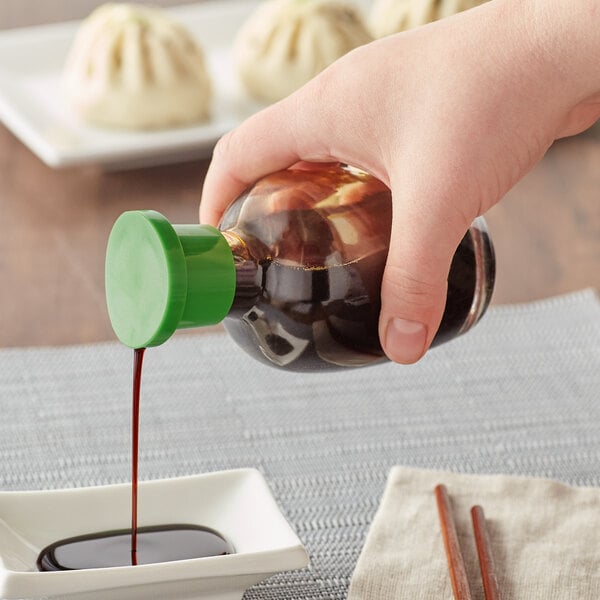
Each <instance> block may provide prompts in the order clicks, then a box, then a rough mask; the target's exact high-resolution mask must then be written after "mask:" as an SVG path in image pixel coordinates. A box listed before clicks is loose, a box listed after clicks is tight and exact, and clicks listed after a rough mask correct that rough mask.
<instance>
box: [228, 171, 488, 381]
mask: <svg viewBox="0 0 600 600" xmlns="http://www.w3.org/2000/svg"><path fill="white" fill-rule="evenodd" d="M391 221H392V204H391V196H390V191H389V189H388V188H387V187H386V186H385V185H384V184H383V183H381V182H380V181H378V180H377V179H375V178H373V177H371V176H369V175H367V174H364V173H362V174H361V173H360V172H358V173H357V172H355V171H353V170H351V169H350V170H345V169H341V168H340V167H338V166H318V165H317V166H313V167H311V172H310V176H307V174H306V171H305V170H293V169H292V170H287V171H282V172H279V173H275V174H273V175H271V176H268V177H266V178H264V179H263V180H261V181H259V182H258V183H257V184H256V185H255V186H254V187H252V188H251V189H250V190H248V191H247V192H246V194H245V195H243V196H242V197H241V198H240V199H239V200H238V201H236V202H235V203H234V204H233V205H232V206H231V207H230V208H229V209H228V211H227V212H226V213H225V215H224V217H223V221H222V224H221V229H222V231H223V234H224V235H225V237H226V238H227V239H228V241H229V243H230V246H232V248H233V249H234V255H235V256H236V273H237V282H236V295H235V299H234V303H233V307H232V310H231V311H230V314H229V315H228V317H227V318H226V319H225V321H224V324H225V327H226V329H227V331H228V333H229V334H230V335H231V337H232V338H233V339H234V340H235V341H236V342H237V343H238V344H239V345H240V346H241V347H242V348H243V349H244V350H246V352H248V353H249V354H250V355H252V356H253V357H255V358H257V359H259V360H260V361H262V362H265V363H267V364H269V365H271V366H276V367H280V368H284V369H287V370H292V371H317V370H328V369H337V368H339V367H355V366H365V365H370V364H376V363H378V362H381V361H384V360H386V358H385V354H384V352H383V349H382V348H381V345H380V343H379V336H378V321H379V313H380V310H381V300H380V293H381V281H382V277H383V271H384V267H385V262H386V258H387V252H388V245H389V239H390V228H391ZM478 243H479V244H480V245H481V246H484V247H485V252H484V255H485V256H487V257H488V261H489V262H488V263H487V264H486V265H485V266H484V267H481V266H480V267H481V268H483V269H484V270H483V273H481V272H480V276H481V277H482V279H483V282H484V285H485V287H486V289H485V294H486V297H487V298H489V295H490V294H491V287H492V286H493V279H494V272H493V251H492V248H491V244H490V241H489V238H488V236H487V233H486V232H481V238H480V240H478ZM477 269H478V267H477V265H476V248H475V246H474V240H473V237H472V235H471V233H470V232H469V233H467V235H465V237H464V238H463V240H462V241H461V243H460V245H459V247H458V249H457V251H456V253H455V255H454V259H453V261H452V266H451V268H450V273H449V277H448V295H447V302H446V309H445V312H444V315H443V318H442V321H441V325H440V327H439V330H438V332H437V335H436V337H435V339H434V341H433V344H432V345H433V346H435V345H437V344H440V343H442V342H444V341H447V340H449V339H451V338H453V337H456V336H457V335H458V334H459V333H460V332H462V330H463V327H464V325H465V323H466V322H467V320H468V318H470V316H469V315H470V311H471V309H472V306H473V301H474V297H475V294H476V290H477V289H478V285H479V286H481V285H482V283H481V281H479V282H478V280H477V272H478V270H477ZM476 318H478V317H476ZM467 328H468V327H467Z"/></svg>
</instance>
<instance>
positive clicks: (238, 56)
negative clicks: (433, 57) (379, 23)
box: [233, 0, 372, 102]
mask: <svg viewBox="0 0 600 600" xmlns="http://www.w3.org/2000/svg"><path fill="white" fill-rule="evenodd" d="M371 40H372V37H371V36H370V34H369V33H368V31H367V28H366V26H365V24H364V23H363V21H362V18H361V16H360V14H359V13H358V12H357V11H356V10H354V9H353V8H352V7H351V6H349V5H348V4H346V3H345V2H344V0H266V1H265V2H263V3H262V4H261V5H259V7H258V9H257V10H256V11H255V12H254V13H253V14H252V15H251V17H250V18H249V19H248V20H247V21H246V23H244V25H243V26H242V28H241V29H240V31H239V32H238V35H237V38H236V40H235V43H234V50H233V52H234V60H235V63H236V67H237V70H238V73H239V75H240V78H241V80H242V82H243V83H244V85H245V87H246V88H247V90H248V91H249V92H250V94H251V95H252V96H254V97H255V98H257V99H259V100H264V101H267V102H275V101H277V100H280V99H281V98H284V97H285V96H287V95H289V94H291V93H292V92H293V91H295V90H296V89H298V88H299V87H301V86H302V85H303V84H305V83H306V82H307V81H309V80H310V79H312V78H313V77H314V76H315V75H317V74H318V73H320V72H321V71H322V70H323V69H324V68H325V67H327V66H328V65H330V64H331V63H332V62H334V61H335V60H336V59H338V58H340V57H341V56H343V55H344V54H346V53H347V52H349V51H350V50H352V49H354V48H356V47H357V46H360V45H362V44H366V43H368V42H370V41H371Z"/></svg>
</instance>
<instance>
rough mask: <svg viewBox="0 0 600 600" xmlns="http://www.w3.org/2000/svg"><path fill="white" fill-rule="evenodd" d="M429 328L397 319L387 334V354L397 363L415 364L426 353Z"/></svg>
mask: <svg viewBox="0 0 600 600" xmlns="http://www.w3.org/2000/svg"><path fill="white" fill-rule="evenodd" d="M426 342H427V328H426V327H425V325H423V323H417V322H415V321H407V320H406V319H400V318H398V317H395V318H393V319H390V321H389V322H388V325H387V329H386V332H385V352H386V354H387V355H388V356H389V357H390V358H391V359H392V360H393V361H395V362H399V363H404V364H409V363H414V362H416V361H417V360H419V358H421V356H422V355H423V353H424V352H425V343H426Z"/></svg>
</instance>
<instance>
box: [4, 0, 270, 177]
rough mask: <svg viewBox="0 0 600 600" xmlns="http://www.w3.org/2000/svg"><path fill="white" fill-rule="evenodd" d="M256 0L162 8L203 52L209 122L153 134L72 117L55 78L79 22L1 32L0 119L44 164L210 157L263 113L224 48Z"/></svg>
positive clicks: (130, 163) (116, 164) (115, 164)
mask: <svg viewBox="0 0 600 600" xmlns="http://www.w3.org/2000/svg"><path fill="white" fill-rule="evenodd" d="M257 3H258V2H257V0H216V1H209V2H203V3H201V4H192V5H187V6H180V7H176V8H171V9H165V10H168V12H170V13H171V14H172V15H173V16H174V17H175V18H176V19H177V20H178V21H179V22H181V23H183V24H184V25H185V27H186V28H187V29H188V30H189V31H190V33H191V34H192V35H193V36H194V38H195V39H196V40H197V41H198V43H199V44H200V46H201V47H202V49H203V50H204V53H205V56H206V59H207V63H208V68H209V70H210V73H211V76H212V80H213V85H214V91H215V94H214V100H213V110H212V116H211V119H210V121H207V122H205V123H203V124H199V125H194V126H190V127H178V128H171V129H164V130H160V131H124V130H121V131H119V130H109V129H101V128H96V127H93V126H90V125H88V124H85V123H83V122H82V121H81V120H79V119H78V118H77V117H76V115H74V114H72V112H71V111H70V110H69V107H68V106H67V104H66V102H65V100H64V98H63V95H62V91H61V85H60V80H61V75H62V70H63V66H64V63H65V59H66V56H67V53H68V51H69V48H70V45H71V43H72V41H73V38H74V36H75V33H76V31H77V28H78V27H79V22H69V23H59V24H55V25H44V26H41V27H30V28H24V29H15V30H8V31H4V32H0V119H1V120H2V122H3V123H4V124H5V125H6V127H8V128H9V129H10V130H11V131H12V132H13V133H14V134H15V135H16V136H17V137H18V138H19V139H20V140H21V141H22V142H23V143H24V144H26V145H27V146H28V147H29V148H30V149H31V150H32V151H33V152H34V153H35V154H37V155H38V156H39V157H40V158H41V159H42V160H43V161H44V162H45V163H46V164H48V165H49V166H51V167H66V166H73V165H79V164H86V163H95V164H100V165H103V166H104V167H106V168H113V169H118V168H128V167H134V166H147V165H151V164H161V163H169V162H175V161H179V160H186V159H192V158H205V157H208V156H210V153H211V151H212V148H213V146H214V144H215V142H216V140H217V139H218V138H219V137H221V136H222V135H223V134H224V133H226V132H227V131H229V130H230V129H232V128H234V127H235V126H236V125H238V124H239V123H240V122H241V121H243V120H244V119H245V118H247V117H248V116H250V115H251V114H253V113H254V112H256V111H257V110H259V109H260V108H262V105H261V104H259V103H257V102H255V101H253V100H252V99H251V98H249V96H248V95H247V94H246V93H245V92H244V90H243V89H242V87H241V85H240V83H239V80H238V77H237V76H236V74H235V72H234V69H233V65H232V61H231V54H230V48H231V44H232V41H233V39H234V37H235V34H236V32H237V30H238V29H239V27H240V25H241V24H242V23H243V22H244V20H245V19H246V18H247V17H248V16H249V15H250V13H251V12H252V11H253V10H254V9H255V7H256V5H257Z"/></svg>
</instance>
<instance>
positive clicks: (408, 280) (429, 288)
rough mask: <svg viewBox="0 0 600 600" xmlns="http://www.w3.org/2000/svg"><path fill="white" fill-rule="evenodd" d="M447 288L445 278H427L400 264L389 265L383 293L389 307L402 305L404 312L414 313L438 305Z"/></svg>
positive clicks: (385, 275) (385, 274)
mask: <svg viewBox="0 0 600 600" xmlns="http://www.w3.org/2000/svg"><path fill="white" fill-rule="evenodd" d="M445 290H446V281H445V280H433V279H432V280H426V279H425V278H424V277H419V276H417V275H415V274H414V273H412V272H409V271H407V270H406V269H403V268H402V267H400V266H398V265H387V267H386V269H385V273H384V277H383V282H382V290H381V293H382V298H383V300H384V302H385V303H386V304H387V305H388V308H390V307H392V306H393V307H402V312H405V313H407V314H412V315H414V314H421V313H428V312H430V311H431V310H432V309H434V308H435V307H437V306H438V305H439V303H440V299H441V298H443V297H444V295H445Z"/></svg>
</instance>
